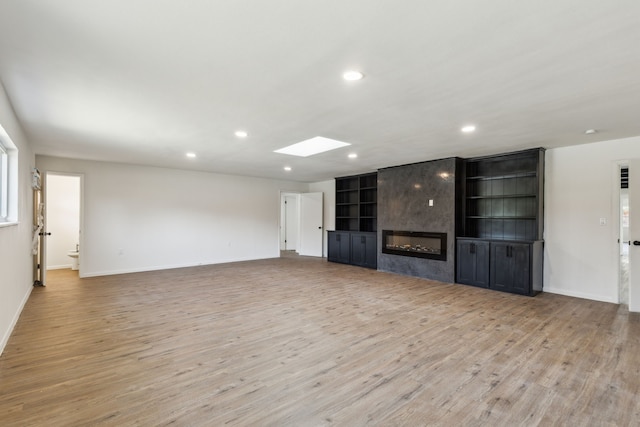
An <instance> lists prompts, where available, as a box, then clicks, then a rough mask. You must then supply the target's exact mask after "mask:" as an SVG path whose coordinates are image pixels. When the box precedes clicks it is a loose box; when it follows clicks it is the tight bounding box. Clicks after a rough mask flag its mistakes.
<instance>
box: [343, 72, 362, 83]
mask: <svg viewBox="0 0 640 427" xmlns="http://www.w3.org/2000/svg"><path fill="white" fill-rule="evenodd" d="M342 78H343V79H345V80H348V81H350V82H353V81H356V80H362V79H363V78H364V74H362V73H361V72H360V71H355V70H349V71H345V72H344V74H343V75H342Z"/></svg>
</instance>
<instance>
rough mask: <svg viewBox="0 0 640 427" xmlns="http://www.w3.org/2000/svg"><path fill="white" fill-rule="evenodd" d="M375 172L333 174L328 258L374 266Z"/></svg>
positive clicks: (376, 198) (376, 197) (376, 214)
mask: <svg viewBox="0 0 640 427" xmlns="http://www.w3.org/2000/svg"><path fill="white" fill-rule="evenodd" d="M377 217H378V174H377V173H368V174H363V175H355V176H347V177H342V178H336V230H335V231H329V232H328V233H329V239H328V242H329V248H328V260H329V261H334V262H342V263H346V264H354V265H359V266H362V267H368V268H376V267H377V259H378V254H377V237H376V231H377V229H378V228H377Z"/></svg>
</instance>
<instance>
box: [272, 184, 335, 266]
mask: <svg viewBox="0 0 640 427" xmlns="http://www.w3.org/2000/svg"><path fill="white" fill-rule="evenodd" d="M305 193H322V194H323V208H322V217H323V219H322V231H323V237H322V243H321V244H322V247H321V248H320V252H321V254H322V255H321V256H320V257H322V258H323V257H324V256H325V244H326V241H325V235H324V231H325V229H326V227H325V224H324V223H325V218H324V197H325V192H324V191H322V190H320V191H299V190H280V191H279V193H278V197H279V199H278V206H279V207H280V208H279V209H280V214H279V215H278V223H279V224H278V253H279V252H280V251H281V250H282V249H281V248H282V246H281V237H282V228H283V227H284V226H285V224H283V216H284V212H283V211H282V210H283V206H284V203H283V200H284V196H285V195H290V196H297V197H298V209H297V212H298V242H297V244H296V249H295V252H296V253H300V252H299V251H300V227H301V221H300V220H301V209H300V198H301V197H300V195H301V194H305Z"/></svg>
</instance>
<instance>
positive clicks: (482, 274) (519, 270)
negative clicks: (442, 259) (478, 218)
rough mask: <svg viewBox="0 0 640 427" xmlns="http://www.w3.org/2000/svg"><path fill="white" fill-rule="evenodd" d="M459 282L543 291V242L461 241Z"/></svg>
mask: <svg viewBox="0 0 640 427" xmlns="http://www.w3.org/2000/svg"><path fill="white" fill-rule="evenodd" d="M457 256H458V258H457V269H456V273H457V279H456V281H457V282H458V283H463V284H467V285H473V286H479V287H483V288H489V289H495V290H497V291H503V292H511V293H515V294H522V295H531V296H532V295H535V294H537V293H538V292H540V291H542V242H541V241H535V242H511V241H496V240H491V241H489V240H482V239H458V242H457Z"/></svg>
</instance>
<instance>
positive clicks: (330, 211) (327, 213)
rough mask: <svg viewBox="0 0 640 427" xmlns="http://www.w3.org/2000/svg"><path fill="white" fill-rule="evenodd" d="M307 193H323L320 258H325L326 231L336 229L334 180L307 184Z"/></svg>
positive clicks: (326, 246)
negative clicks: (322, 231) (322, 234)
mask: <svg viewBox="0 0 640 427" xmlns="http://www.w3.org/2000/svg"><path fill="white" fill-rule="evenodd" d="M309 192H312V193H315V192H323V193H324V196H323V202H322V206H323V211H324V212H323V223H324V226H323V229H324V236H323V242H322V256H323V257H325V258H326V257H327V248H328V243H327V242H328V234H327V231H328V230H335V229H336V180H335V179H332V180H330V181H322V182H314V183H311V184H309Z"/></svg>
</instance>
